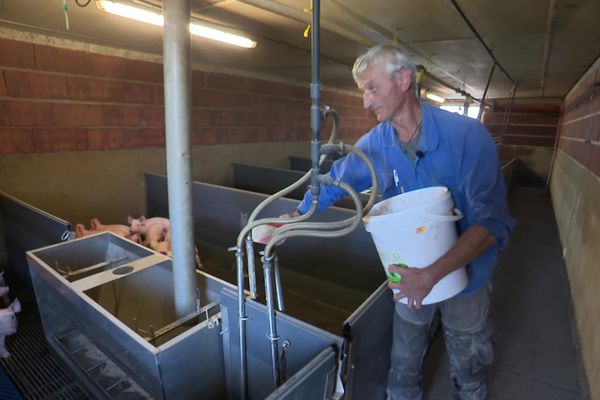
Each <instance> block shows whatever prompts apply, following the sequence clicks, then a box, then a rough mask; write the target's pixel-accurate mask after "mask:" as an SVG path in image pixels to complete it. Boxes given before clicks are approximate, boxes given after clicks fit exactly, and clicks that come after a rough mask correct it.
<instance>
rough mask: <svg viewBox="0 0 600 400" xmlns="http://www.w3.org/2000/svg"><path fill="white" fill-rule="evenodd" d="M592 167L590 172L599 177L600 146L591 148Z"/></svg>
mask: <svg viewBox="0 0 600 400" xmlns="http://www.w3.org/2000/svg"><path fill="white" fill-rule="evenodd" d="M591 159H592V165H591V171H592V172H593V173H594V174H596V176H599V177H600V146H598V145H596V146H593V147H592V157H591Z"/></svg>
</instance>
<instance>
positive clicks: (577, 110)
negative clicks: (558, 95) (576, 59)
mask: <svg viewBox="0 0 600 400" xmlns="http://www.w3.org/2000/svg"><path fill="white" fill-rule="evenodd" d="M596 64H597V65H596V67H595V68H592V70H590V71H588V73H587V74H586V76H585V77H584V79H583V80H582V81H580V82H579V84H578V85H577V87H576V88H575V90H573V91H572V92H571V93H569V95H568V96H567V98H566V99H565V102H564V104H563V114H562V121H561V125H560V136H559V142H558V147H559V149H561V150H562V151H563V152H565V153H566V154H568V155H570V156H571V157H573V158H574V159H575V160H576V161H578V162H579V163H580V164H581V165H583V166H584V167H585V168H587V169H588V170H589V171H591V172H593V173H594V174H595V175H597V176H600V65H598V63H596Z"/></svg>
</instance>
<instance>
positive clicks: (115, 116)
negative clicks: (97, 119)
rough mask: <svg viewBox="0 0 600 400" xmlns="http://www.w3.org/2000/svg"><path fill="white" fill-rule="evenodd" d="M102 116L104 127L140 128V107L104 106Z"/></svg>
mask: <svg viewBox="0 0 600 400" xmlns="http://www.w3.org/2000/svg"><path fill="white" fill-rule="evenodd" d="M161 110H162V108H161ZM102 115H103V116H104V121H103V122H104V125H105V126H140V125H141V122H142V109H141V108H140V107H127V106H104V107H103V110H102Z"/></svg>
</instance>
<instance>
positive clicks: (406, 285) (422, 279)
mask: <svg viewBox="0 0 600 400" xmlns="http://www.w3.org/2000/svg"><path fill="white" fill-rule="evenodd" d="M388 271H389V272H394V273H396V274H398V275H400V276H401V279H400V282H398V283H394V282H389V283H388V287H389V288H390V289H398V290H400V292H399V293H398V294H395V295H394V300H396V301H398V300H400V299H403V298H405V297H406V299H407V300H408V302H407V305H408V308H412V306H413V305H414V306H415V308H417V309H420V308H421V303H422V302H423V299H424V298H425V297H427V295H428V294H429V292H431V289H432V288H433V285H435V283H436V282H435V279H434V276H433V275H432V274H431V273H430V271H429V270H428V269H427V268H410V267H399V266H396V265H390V266H389V267H388Z"/></svg>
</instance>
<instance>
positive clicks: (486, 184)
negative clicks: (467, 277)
mask: <svg viewBox="0 0 600 400" xmlns="http://www.w3.org/2000/svg"><path fill="white" fill-rule="evenodd" d="M466 140H467V143H466V146H465V149H464V156H463V162H462V164H461V166H460V169H461V171H460V176H461V177H462V182H461V184H460V186H461V191H462V193H463V195H464V196H465V200H466V204H467V206H466V210H464V213H465V218H466V220H467V224H468V225H469V226H471V225H482V226H485V227H486V228H487V229H488V230H489V231H490V233H491V234H492V236H493V237H494V238H495V239H496V243H497V244H498V248H500V249H503V248H505V247H506V245H507V244H508V238H509V236H510V232H511V231H512V229H513V228H514V227H515V225H516V223H515V221H514V220H513V219H512V218H511V217H510V215H509V211H508V203H507V193H506V186H505V184H504V178H503V176H502V172H501V170H500V162H499V160H498V153H497V149H496V145H495V143H494V141H493V139H492V137H491V135H490V134H489V133H488V132H487V130H486V129H485V128H484V127H483V125H481V124H479V123H477V124H476V125H474V128H473V130H472V131H471V132H470V134H469V135H468V136H467V139H466Z"/></svg>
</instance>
